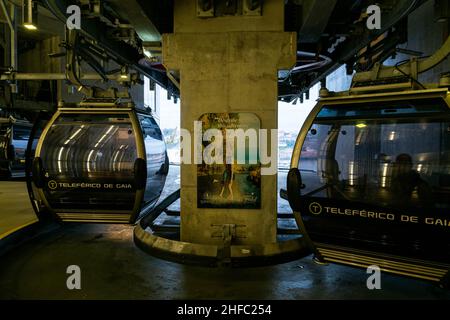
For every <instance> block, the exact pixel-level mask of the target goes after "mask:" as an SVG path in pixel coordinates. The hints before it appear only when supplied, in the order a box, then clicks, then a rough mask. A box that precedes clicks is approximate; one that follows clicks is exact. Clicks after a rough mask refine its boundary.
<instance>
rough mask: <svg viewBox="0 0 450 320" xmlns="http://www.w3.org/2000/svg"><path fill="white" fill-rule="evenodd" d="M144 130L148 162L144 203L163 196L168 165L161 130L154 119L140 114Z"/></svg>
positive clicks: (139, 117)
mask: <svg viewBox="0 0 450 320" xmlns="http://www.w3.org/2000/svg"><path fill="white" fill-rule="evenodd" d="M138 119H139V122H140V124H141V128H142V135H143V139H144V147H145V154H146V161H147V185H146V188H145V193H144V202H145V203H148V202H152V201H154V200H156V199H158V197H159V196H160V195H161V191H162V188H163V186H164V183H165V181H166V176H167V172H168V167H167V166H168V163H166V145H165V143H164V139H163V135H162V132H161V129H160V128H159V126H158V124H157V123H156V121H155V120H154V119H153V117H151V116H149V115H144V114H138Z"/></svg>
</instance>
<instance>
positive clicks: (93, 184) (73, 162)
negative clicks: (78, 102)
mask: <svg viewBox="0 0 450 320" xmlns="http://www.w3.org/2000/svg"><path fill="white" fill-rule="evenodd" d="M40 157H41V158H42V161H43V166H44V170H45V177H46V179H47V183H46V186H45V188H44V190H45V193H46V197H47V199H48V201H49V203H50V205H51V206H52V207H53V208H55V209H65V208H70V209H71V210H78V209H87V210H90V209H99V210H111V209H112V210H131V209H132V208H133V206H134V201H135V190H134V171H133V170H134V162H135V160H136V158H137V151H136V139H135V132H134V129H133V127H132V124H131V121H130V118H129V116H128V114H127V113H123V114H88V113H84V114H67V113H63V114H61V115H60V116H59V118H58V119H56V121H55V122H54V123H53V124H52V126H51V128H50V129H49V131H48V132H47V135H46V136H45V140H44V141H43V144H42V149H41V152H40Z"/></svg>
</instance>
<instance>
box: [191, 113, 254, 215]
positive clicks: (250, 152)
mask: <svg viewBox="0 0 450 320" xmlns="http://www.w3.org/2000/svg"><path fill="white" fill-rule="evenodd" d="M200 121H201V122H202V136H203V140H206V141H203V142H202V154H203V162H202V164H200V165H197V206H198V208H241V209H242V208H245V209H259V208H260V207H261V164H260V162H259V158H258V156H259V152H258V151H259V150H258V149H259V145H258V142H259V141H258V139H259V137H258V133H259V129H260V126H261V122H260V120H259V118H258V117H257V116H256V115H255V114H253V113H206V114H203V115H202V116H201V117H200ZM244 133H245V134H244ZM236 135H237V136H238V137H236ZM205 138H206V139H205ZM227 150H228V152H227ZM211 157H214V158H215V160H216V161H215V163H211V162H212V161H211ZM220 160H222V161H220ZM219 162H222V163H219Z"/></svg>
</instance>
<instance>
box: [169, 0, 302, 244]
mask: <svg viewBox="0 0 450 320" xmlns="http://www.w3.org/2000/svg"><path fill="white" fill-rule="evenodd" d="M196 3H197V1H195V0H178V1H177V0H176V1H175V12H174V33H173V34H165V35H164V36H163V61H164V64H165V66H166V67H167V68H168V69H169V70H178V71H179V72H180V77H181V78H180V84H181V128H184V129H187V130H189V131H190V132H191V135H192V137H193V136H194V121H196V120H199V118H200V116H201V115H202V114H204V113H224V112H230V113H231V112H252V113H255V114H256V115H257V116H258V117H259V118H260V120H261V128H264V129H275V128H277V70H279V69H290V68H291V67H292V66H293V65H294V63H295V61H296V35H295V33H289V32H284V1H283V0H266V1H264V8H263V10H262V12H263V13H262V15H257V16H244V15H239V14H238V15H232V16H222V17H211V18H200V17H197V14H196V13H197V8H196ZM192 140H194V139H192ZM193 143H194V141H192V150H193ZM273 152H276V150H273ZM261 196H262V199H261V209H245V210H242V209H210V208H201V209H200V208H197V168H196V165H195V164H183V165H181V240H182V241H186V242H192V243H202V244H220V243H221V242H222V240H221V239H220V238H213V237H212V236H213V233H215V232H217V231H218V229H217V227H214V226H212V225H223V224H235V225H245V228H243V229H242V230H241V231H240V233H245V238H240V239H238V240H239V241H237V242H234V243H236V244H267V243H274V242H276V229H277V217H276V215H277V177H276V175H272V176H262V180H261Z"/></svg>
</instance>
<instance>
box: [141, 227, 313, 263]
mask: <svg viewBox="0 0 450 320" xmlns="http://www.w3.org/2000/svg"><path fill="white" fill-rule="evenodd" d="M146 229H147V226H145V225H141V223H139V224H138V225H137V226H136V227H135V229H134V236H133V238H134V242H135V244H136V246H137V247H138V248H140V249H141V250H143V251H145V252H147V253H148V254H150V255H152V256H155V257H157V258H161V259H164V260H169V261H173V262H177V263H182V264H190V265H201V266H209V267H220V266H229V267H253V266H264V265H273V264H278V263H284V262H289V261H293V260H297V259H301V258H303V257H305V256H307V255H310V254H311V251H310V249H309V248H308V245H307V244H306V241H305V240H304V238H303V237H301V236H300V237H298V238H295V239H290V240H286V241H280V242H276V243H269V244H264V245H231V246H228V247H224V246H218V245H208V244H198V243H190V242H183V241H178V240H173V239H168V238H163V237H160V236H157V235H156V234H155V233H154V232H152V231H149V230H146Z"/></svg>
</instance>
